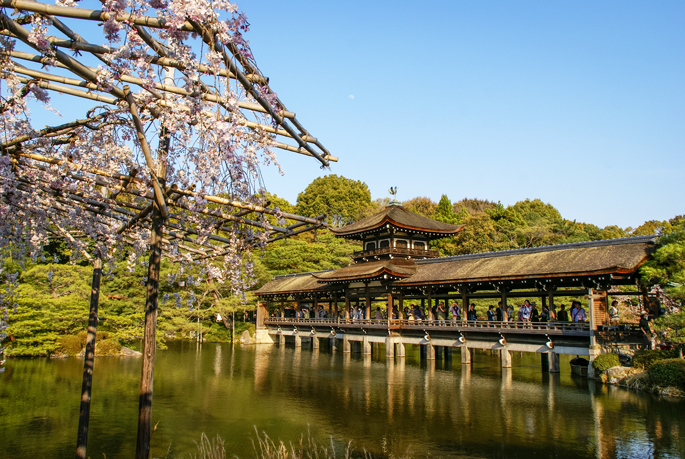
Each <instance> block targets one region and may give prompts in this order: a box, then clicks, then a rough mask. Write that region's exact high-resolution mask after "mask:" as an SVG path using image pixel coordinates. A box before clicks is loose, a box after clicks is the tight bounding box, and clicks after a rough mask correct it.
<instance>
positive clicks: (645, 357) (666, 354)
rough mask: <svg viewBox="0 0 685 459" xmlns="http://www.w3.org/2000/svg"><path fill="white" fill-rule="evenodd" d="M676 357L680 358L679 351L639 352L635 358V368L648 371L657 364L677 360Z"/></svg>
mask: <svg viewBox="0 0 685 459" xmlns="http://www.w3.org/2000/svg"><path fill="white" fill-rule="evenodd" d="M676 357H678V351H677V350H675V349H672V350H670V351H661V350H655V351H637V352H636V353H635V356H634V357H633V366H634V367H637V368H644V369H645V370H647V369H649V367H651V366H652V365H654V364H655V363H656V362H659V361H661V360H666V359H675V358H676Z"/></svg>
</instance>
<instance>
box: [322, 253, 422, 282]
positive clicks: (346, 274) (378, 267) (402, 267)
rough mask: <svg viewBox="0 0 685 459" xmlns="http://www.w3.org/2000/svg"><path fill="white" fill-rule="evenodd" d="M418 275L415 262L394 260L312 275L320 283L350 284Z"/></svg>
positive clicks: (360, 264) (359, 264)
mask: <svg viewBox="0 0 685 459" xmlns="http://www.w3.org/2000/svg"><path fill="white" fill-rule="evenodd" d="M415 273H416V263H414V261H413V260H404V259H392V260H380V261H372V262H369V263H358V264H354V265H350V266H348V267H346V268H342V269H336V270H334V271H324V272H318V273H314V274H312V275H313V276H314V277H316V278H317V279H318V280H319V282H322V283H326V282H331V283H348V282H360V281H366V280H371V279H375V278H379V277H380V276H386V278H390V279H398V278H399V279H402V278H405V277H409V276H411V275H413V274H415Z"/></svg>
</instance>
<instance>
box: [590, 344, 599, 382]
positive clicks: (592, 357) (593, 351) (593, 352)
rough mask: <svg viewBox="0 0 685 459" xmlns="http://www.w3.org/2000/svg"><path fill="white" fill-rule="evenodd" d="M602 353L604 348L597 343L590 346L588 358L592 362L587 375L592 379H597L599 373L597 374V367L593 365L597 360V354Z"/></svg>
mask: <svg viewBox="0 0 685 459" xmlns="http://www.w3.org/2000/svg"><path fill="white" fill-rule="evenodd" d="M601 353H602V349H601V348H600V347H599V345H597V344H595V345H593V346H590V354H589V356H588V360H589V361H590V364H589V365H588V366H587V377H588V378H591V379H595V378H596V377H597V375H596V374H595V367H593V366H592V362H594V361H595V359H596V358H597V356H598V355H599V354H601Z"/></svg>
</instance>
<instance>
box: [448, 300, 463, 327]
mask: <svg viewBox="0 0 685 459" xmlns="http://www.w3.org/2000/svg"><path fill="white" fill-rule="evenodd" d="M450 314H452V321H453V322H456V321H457V320H461V317H460V315H459V305H458V304H457V302H456V301H453V302H452V304H451V305H450Z"/></svg>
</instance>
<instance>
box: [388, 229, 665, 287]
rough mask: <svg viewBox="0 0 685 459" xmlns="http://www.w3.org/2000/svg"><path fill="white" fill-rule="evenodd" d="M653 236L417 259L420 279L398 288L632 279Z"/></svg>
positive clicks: (403, 283) (647, 251)
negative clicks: (596, 277) (621, 276)
mask: <svg viewBox="0 0 685 459" xmlns="http://www.w3.org/2000/svg"><path fill="white" fill-rule="evenodd" d="M654 237H655V236H647V237H631V238H621V239H610V240H605V241H592V242H578V243H573V244H560V245H553V246H546V247H533V248H529V249H517V250H505V251H501V252H488V253H479V254H471V255H458V256H452V257H442V258H434V259H432V260H417V262H416V264H417V265H418V270H417V272H416V274H415V275H413V276H411V277H410V278H407V279H403V280H401V281H399V282H398V285H407V286H408V285H432V284H440V283H448V282H449V283H454V282H489V281H499V280H513V279H549V278H559V277H569V276H593V275H601V274H632V273H634V272H635V271H637V269H638V268H639V267H640V266H641V265H642V263H644V262H645V261H646V260H647V259H648V258H649V255H650V254H651V252H652V250H653V247H654V242H653V240H654Z"/></svg>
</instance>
